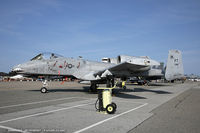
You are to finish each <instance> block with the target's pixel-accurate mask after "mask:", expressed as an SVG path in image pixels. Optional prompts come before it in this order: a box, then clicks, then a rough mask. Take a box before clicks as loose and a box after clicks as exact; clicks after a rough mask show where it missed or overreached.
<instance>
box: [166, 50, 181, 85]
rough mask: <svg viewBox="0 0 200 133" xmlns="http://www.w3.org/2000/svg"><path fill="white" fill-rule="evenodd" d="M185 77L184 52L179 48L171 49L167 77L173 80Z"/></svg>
mask: <svg viewBox="0 0 200 133" xmlns="http://www.w3.org/2000/svg"><path fill="white" fill-rule="evenodd" d="M183 77H184V70H183V62H182V54H181V51H179V50H169V54H168V59H167V66H166V71H165V79H166V80H168V81H172V80H175V79H181V78H183Z"/></svg>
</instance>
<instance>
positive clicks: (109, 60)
mask: <svg viewBox="0 0 200 133" xmlns="http://www.w3.org/2000/svg"><path fill="white" fill-rule="evenodd" d="M101 61H102V62H104V63H113V64H117V59H116V58H107V57H104V58H102V59H101Z"/></svg>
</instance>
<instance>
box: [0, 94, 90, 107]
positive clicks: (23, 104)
mask: <svg viewBox="0 0 200 133" xmlns="http://www.w3.org/2000/svg"><path fill="white" fill-rule="evenodd" d="M75 98H81V99H89V98H83V97H67V98H60V99H53V100H46V101H39V102H30V103H22V104H16V105H8V106H2V107H0V109H4V108H12V107H18V106H25V105H32V104H39V103H47V102H55V101H62V100H67V99H75Z"/></svg>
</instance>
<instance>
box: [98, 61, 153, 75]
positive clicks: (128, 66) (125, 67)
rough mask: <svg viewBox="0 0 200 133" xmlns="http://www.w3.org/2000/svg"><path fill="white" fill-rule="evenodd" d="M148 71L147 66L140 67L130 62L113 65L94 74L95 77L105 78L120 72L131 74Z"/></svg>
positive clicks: (140, 65)
mask: <svg viewBox="0 0 200 133" xmlns="http://www.w3.org/2000/svg"><path fill="white" fill-rule="evenodd" d="M149 69H150V66H149V65H142V64H134V63H131V62H123V63H120V64H117V65H113V66H111V67H109V68H107V69H104V70H102V71H99V72H97V73H95V75H101V77H106V75H112V74H113V73H114V74H117V73H122V72H131V73H134V72H135V73H137V72H142V71H147V70H149Z"/></svg>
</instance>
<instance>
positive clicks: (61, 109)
mask: <svg viewBox="0 0 200 133" xmlns="http://www.w3.org/2000/svg"><path fill="white" fill-rule="evenodd" d="M90 104H94V103H87V104H79V105H75V106H71V107H66V108H60V109H56V110H51V111H46V112H42V113H36V114H32V115H27V116H22V117H18V118H14V119H9V120H4V121H0V124H2V123H7V122H11V121H16V120H21V119H25V118H29V117H34V116H39V115H44V114H48V113H53V112H58V111H63V110H68V109H72V108H77V107H81V106H86V105H90Z"/></svg>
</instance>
